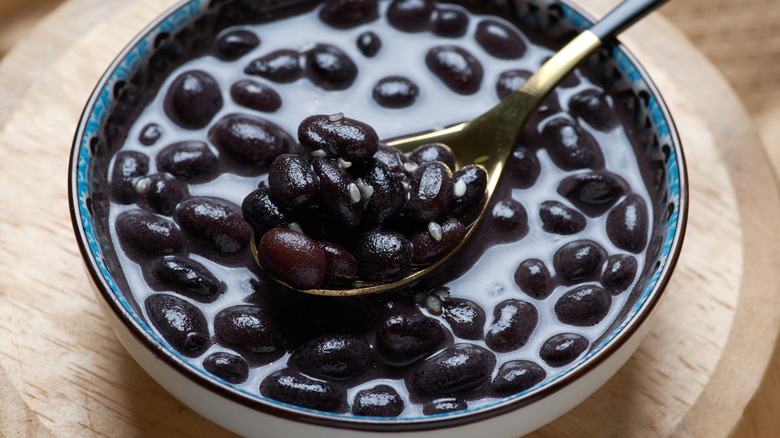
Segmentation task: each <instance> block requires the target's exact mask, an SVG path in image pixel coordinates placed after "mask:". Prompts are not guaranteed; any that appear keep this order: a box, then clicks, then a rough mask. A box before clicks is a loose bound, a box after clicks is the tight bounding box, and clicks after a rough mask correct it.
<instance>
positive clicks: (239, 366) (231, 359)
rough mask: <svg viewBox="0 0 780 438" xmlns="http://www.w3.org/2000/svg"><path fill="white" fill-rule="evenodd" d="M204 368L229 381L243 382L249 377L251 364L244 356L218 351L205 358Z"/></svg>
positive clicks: (234, 382)
mask: <svg viewBox="0 0 780 438" xmlns="http://www.w3.org/2000/svg"><path fill="white" fill-rule="evenodd" d="M203 369H205V370H206V371H208V372H209V373H211V374H213V375H215V376H217V377H219V378H220V379H222V380H224V381H226V382H228V383H233V384H237V383H243V382H245V381H246V379H247V378H248V377H249V364H247V362H246V360H244V358H243V357H241V356H238V355H235V354H232V353H228V352H225V351H218V352H216V353H213V354H210V355H208V356H206V358H205V359H203Z"/></svg>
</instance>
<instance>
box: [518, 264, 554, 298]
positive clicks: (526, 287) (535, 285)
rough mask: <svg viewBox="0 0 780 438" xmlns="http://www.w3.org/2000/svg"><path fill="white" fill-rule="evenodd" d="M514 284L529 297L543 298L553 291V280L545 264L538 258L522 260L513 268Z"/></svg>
mask: <svg viewBox="0 0 780 438" xmlns="http://www.w3.org/2000/svg"><path fill="white" fill-rule="evenodd" d="M514 277H515V284H517V285H518V286H519V287H520V289H521V290H522V291H523V292H525V293H526V294H527V295H528V296H529V297H531V298H536V299H537V300H543V299H545V298H547V297H548V296H550V294H551V293H552V291H553V287H554V285H553V281H552V277H551V276H550V270H549V269H547V265H545V264H544V262H543V261H541V260H539V259H527V260H523V261H522V262H521V263H520V265H519V266H518V267H517V270H515V276H514Z"/></svg>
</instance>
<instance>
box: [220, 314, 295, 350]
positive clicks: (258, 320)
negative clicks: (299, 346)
mask: <svg viewBox="0 0 780 438" xmlns="http://www.w3.org/2000/svg"><path fill="white" fill-rule="evenodd" d="M214 333H216V335H217V339H219V341H220V342H222V343H223V344H225V345H227V346H230V347H233V348H236V349H237V350H239V351H247V352H252V353H273V352H276V351H279V350H281V349H282V348H283V347H284V337H283V336H282V331H281V330H280V328H279V326H278V325H277V323H276V321H274V319H273V317H272V316H271V315H269V314H268V313H267V312H265V311H264V310H262V309H260V308H259V307H255V306H250V305H239V306H233V307H228V308H226V309H224V310H222V311H220V312H219V313H217V316H215V317H214Z"/></svg>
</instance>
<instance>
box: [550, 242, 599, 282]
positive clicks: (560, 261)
mask: <svg viewBox="0 0 780 438" xmlns="http://www.w3.org/2000/svg"><path fill="white" fill-rule="evenodd" d="M606 258H607V252H606V251H605V250H604V248H603V247H602V246H601V245H599V244H598V243H597V242H594V241H592V240H575V241H574V242H569V243H567V244H565V245H563V246H562V247H560V248H559V249H558V250H557V251H555V254H554V255H553V269H555V273H556V275H557V276H558V277H559V278H560V279H561V280H563V281H565V282H567V283H569V284H573V283H578V282H583V281H591V280H597V279H598V277H599V276H600V275H601V269H602V267H603V266H604V260H606Z"/></svg>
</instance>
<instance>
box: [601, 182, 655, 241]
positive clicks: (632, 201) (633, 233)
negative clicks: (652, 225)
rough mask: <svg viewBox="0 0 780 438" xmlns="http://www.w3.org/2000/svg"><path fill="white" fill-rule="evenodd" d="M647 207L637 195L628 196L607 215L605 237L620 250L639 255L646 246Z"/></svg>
mask: <svg viewBox="0 0 780 438" xmlns="http://www.w3.org/2000/svg"><path fill="white" fill-rule="evenodd" d="M647 222H648V216H647V207H646V206H645V201H644V200H643V199H642V197H641V196H639V195H637V194H634V193H632V194H630V195H628V196H627V197H626V199H624V200H623V201H621V202H620V203H619V204H618V205H616V206H615V208H614V209H612V211H610V212H609V214H608V215H607V236H609V240H611V241H612V243H614V244H615V246H617V247H618V248H620V249H624V250H626V251H630V252H632V253H634V254H639V253H640V252H642V250H643V249H645V246H647V228H648V223H647Z"/></svg>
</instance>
